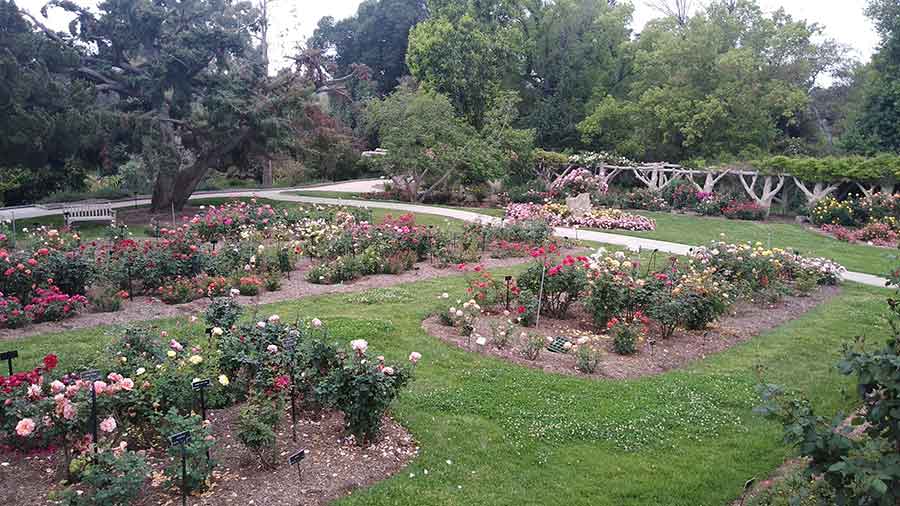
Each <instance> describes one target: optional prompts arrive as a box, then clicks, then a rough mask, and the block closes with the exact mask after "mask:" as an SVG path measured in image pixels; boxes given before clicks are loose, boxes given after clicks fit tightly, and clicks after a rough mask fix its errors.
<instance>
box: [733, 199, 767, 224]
mask: <svg viewBox="0 0 900 506" xmlns="http://www.w3.org/2000/svg"><path fill="white" fill-rule="evenodd" d="M722 214H723V215H724V216H725V217H726V218H728V219H730V220H754V221H759V220H764V219H765V218H766V210H765V209H763V208H762V207H761V206H760V205H759V204H757V203H756V202H733V203H731V204H729V205H728V206H726V207H725V208H723V209H722Z"/></svg>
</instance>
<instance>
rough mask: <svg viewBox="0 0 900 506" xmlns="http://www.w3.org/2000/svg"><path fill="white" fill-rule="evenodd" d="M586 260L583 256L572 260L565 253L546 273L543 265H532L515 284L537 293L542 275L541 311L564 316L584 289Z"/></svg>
mask: <svg viewBox="0 0 900 506" xmlns="http://www.w3.org/2000/svg"><path fill="white" fill-rule="evenodd" d="M586 261H587V259H586V258H584V257H579V258H578V259H576V258H573V257H571V256H568V257H566V258H565V259H563V261H562V263H560V264H559V265H556V266H554V267H550V268H549V269H547V270H546V273H544V269H545V266H544V264H542V263H535V264H532V265H531V266H530V267H529V268H528V269H527V270H526V271H525V272H524V273H522V274H521V275H520V276H519V279H518V280H517V282H516V285H517V286H519V287H521V288H522V289H525V290H529V291H531V292H532V293H541V285H542V283H541V279H542V278H543V296H542V297H541V312H542V313H546V314H547V315H549V316H551V317H555V318H565V316H566V314H567V313H568V311H569V307H570V306H571V305H572V303H574V302H575V301H576V300H578V298H579V296H580V295H581V293H582V292H583V291H584V290H585V288H587V284H588V283H587V275H586V274H585V268H584V267H585V266H584V263H585V262H586Z"/></svg>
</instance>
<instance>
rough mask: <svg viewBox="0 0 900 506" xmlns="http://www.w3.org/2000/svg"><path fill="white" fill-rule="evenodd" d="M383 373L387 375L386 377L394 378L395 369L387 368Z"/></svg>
mask: <svg viewBox="0 0 900 506" xmlns="http://www.w3.org/2000/svg"><path fill="white" fill-rule="evenodd" d="M381 371H382V372H384V374H386V375H388V376H393V375H394V368H393V367H385V368H384V369H382V370H381Z"/></svg>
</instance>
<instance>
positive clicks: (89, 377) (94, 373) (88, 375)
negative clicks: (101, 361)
mask: <svg viewBox="0 0 900 506" xmlns="http://www.w3.org/2000/svg"><path fill="white" fill-rule="evenodd" d="M81 379H82V380H83V381H90V382H91V435H92V436H93V437H94V440H93V443H94V453H97V451H98V450H99V441H98V438H99V435H98V433H97V388H96V387H95V386H94V382H95V381H97V380H99V379H100V371H98V370H96V369H92V370H90V371H84V372H83V373H81Z"/></svg>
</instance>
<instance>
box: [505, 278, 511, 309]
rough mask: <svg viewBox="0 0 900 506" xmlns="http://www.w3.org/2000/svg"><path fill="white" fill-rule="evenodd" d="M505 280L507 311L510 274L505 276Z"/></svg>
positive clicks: (507, 306)
mask: <svg viewBox="0 0 900 506" xmlns="http://www.w3.org/2000/svg"><path fill="white" fill-rule="evenodd" d="M503 279H505V280H506V310H507V311H509V285H510V284H511V283H512V276H505V277H504V278H503Z"/></svg>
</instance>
